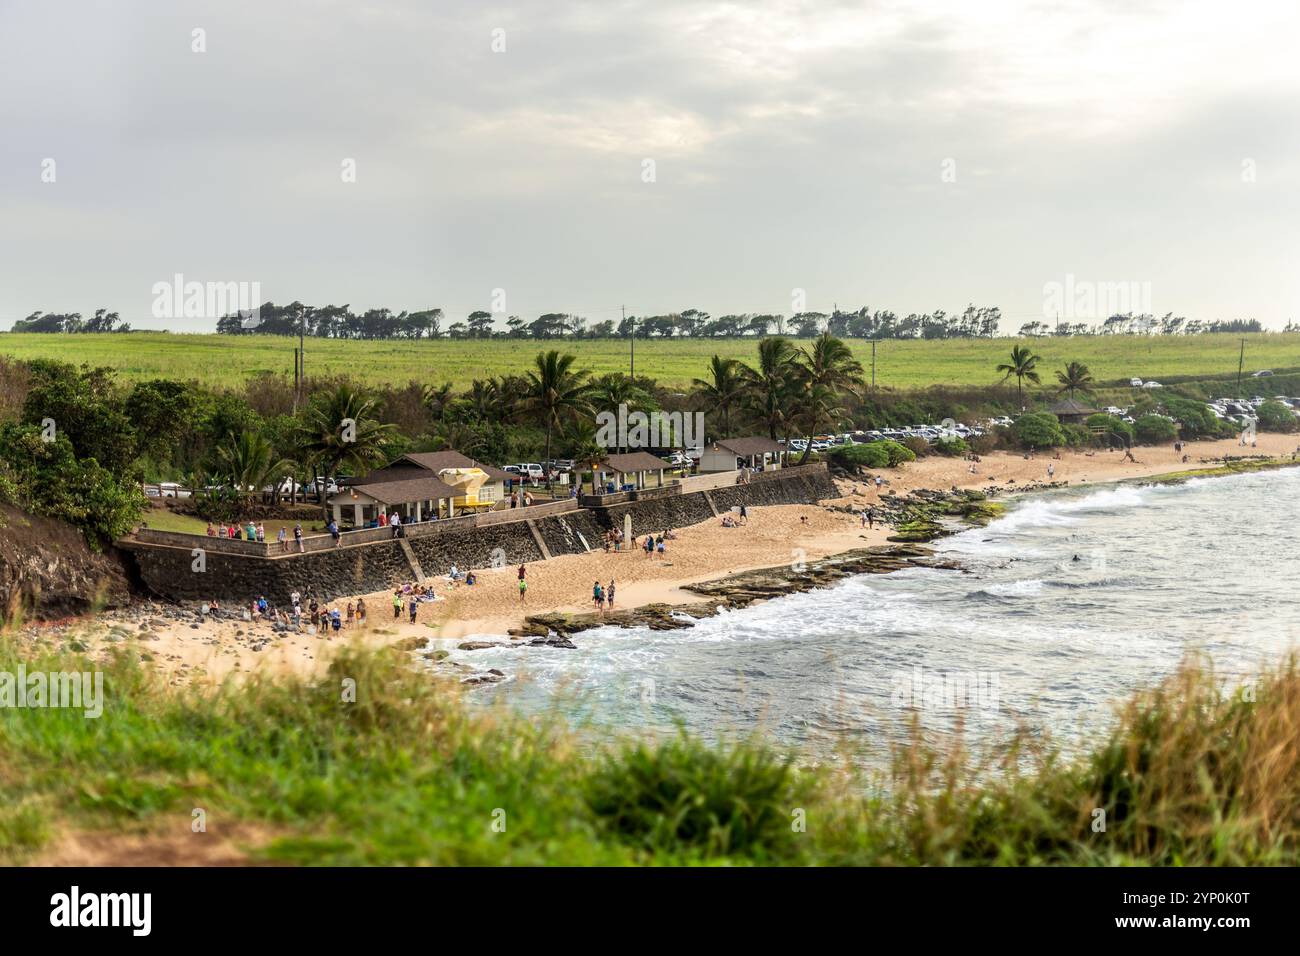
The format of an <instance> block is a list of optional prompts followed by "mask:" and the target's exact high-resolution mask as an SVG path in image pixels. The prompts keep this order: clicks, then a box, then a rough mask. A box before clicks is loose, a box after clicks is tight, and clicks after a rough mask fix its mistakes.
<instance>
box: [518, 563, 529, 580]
mask: <svg viewBox="0 0 1300 956" xmlns="http://www.w3.org/2000/svg"><path fill="white" fill-rule="evenodd" d="M527 574H528V569H527V568H525V567H524V566H523V565H522V564H521V565H519V580H520V581H522V580H523V579H524V577H525V575H527Z"/></svg>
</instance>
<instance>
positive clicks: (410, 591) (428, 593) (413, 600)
mask: <svg viewBox="0 0 1300 956" xmlns="http://www.w3.org/2000/svg"><path fill="white" fill-rule="evenodd" d="M437 599H438V596H437V595H436V594H435V593H434V590H433V585H431V584H425V585H419V584H404V585H402V586H401V587H400V588H393V620H394V621H397V620H400V619H401V617H402V609H403V608H405V609H406V612H407V614H408V616H409V618H410V622H411V623H412V624H414V623H415V622H416V620H417V619H418V617H419V614H420V605H421V604H423V603H427V602H431V601H436V600H437Z"/></svg>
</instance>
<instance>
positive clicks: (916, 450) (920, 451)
mask: <svg viewBox="0 0 1300 956" xmlns="http://www.w3.org/2000/svg"><path fill="white" fill-rule="evenodd" d="M903 446H904V447H905V448H906V449H907V450H908V451H910V452H911V453H912V457H913V458H924V457H925V456H926V455H928V454H930V451H931V448H930V443H929V442H928V441H926V440H925V439H924V438H918V437H917V436H915V435H909V436H907V437H906V438H904V439H903Z"/></svg>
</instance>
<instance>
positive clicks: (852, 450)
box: [831, 441, 889, 468]
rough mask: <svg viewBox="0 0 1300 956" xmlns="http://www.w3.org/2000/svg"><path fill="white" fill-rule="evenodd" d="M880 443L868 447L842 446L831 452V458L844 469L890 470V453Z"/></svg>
mask: <svg viewBox="0 0 1300 956" xmlns="http://www.w3.org/2000/svg"><path fill="white" fill-rule="evenodd" d="M881 445H882V443H881V442H878V441H873V442H870V443H869V444H866V445H841V446H840V447H839V448H834V449H832V450H831V458H832V459H833V460H834V461H836V462H838V463H839V464H841V465H843V466H844V467H846V468H848V467H854V466H857V465H861V466H862V467H863V468H888V467H889V452H888V451H886V450H885V449H884V448H883V447H881Z"/></svg>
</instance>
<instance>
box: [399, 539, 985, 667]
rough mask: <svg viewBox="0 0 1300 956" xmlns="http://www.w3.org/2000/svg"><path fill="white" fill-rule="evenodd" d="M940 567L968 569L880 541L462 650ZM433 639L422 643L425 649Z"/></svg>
mask: <svg viewBox="0 0 1300 956" xmlns="http://www.w3.org/2000/svg"><path fill="white" fill-rule="evenodd" d="M918 567H919V568H939V569H943V570H952V571H963V570H964V569H963V568H962V567H961V565H959V564H957V563H955V562H952V561H947V560H943V559H940V558H937V557H935V556H934V552H933V550H932V549H930V548H927V547H924V546H922V545H919V544H891V545H878V546H875V547H870V548H859V549H857V550H854V551H848V552H845V553H843V554H837V555H833V556H831V557H828V558H823V559H821V560H817V561H809V562H807V563H806V564H802V563H792V564H789V565H780V566H777V567H772V568H759V569H757V570H753V571H741V572H737V573H736V574H729V575H726V576H725V577H721V578H717V579H715V580H712V581H703V582H700V583H698V584H690V585H685V586H684V587H683V590H686V591H690V592H692V593H693V594H699V595H701V596H702V597H705V598H707V599H708V600H705V601H692V602H689V603H682V604H647V605H644V606H642V607H636V608H628V609H626V610H617V611H611V612H609V613H608V614H596V613H594V612H591V613H584V614H560V613H554V612H549V613H544V614H531V615H529V616H528V617H527V618H525V619H524V624H523V626H521V627H517V628H511V630H510V631H509V634H510V638H511V639H510V640H508V641H491V640H487V641H462V642H461V643H460V644H458V645H457V650H462V651H477V650H484V649H486V648H492V647H556V648H564V649H574V648H576V647H577V645H576V644H574V643H573V641H572V640H571V638H572V636H573V635H574V634H580V633H582V632H583V631H588V630H591V629H592V628H597V627H645V628H649V629H650V630H654V631H675V630H681V629H684V628H688V627H692V626H694V624H695V622H696V621H698V620H700V619H702V618H707V617H713V616H714V615H716V614H719V613H721V612H722V611H731V610H737V609H739V608H745V607H749V606H750V605H751V604H754V603H756V602H759V601H767V600H770V599H772V598H776V597H781V596H782V595H786V594H797V593H800V592H803V591H811V590H814V589H816V588H825V587H830V586H831V585H833V584H835V583H836V582H838V581H841V580H843V579H845V578H848V577H852V576H854V575H858V574H889V573H891V572H893V571H898V570H901V569H903V568H918ZM427 644H428V642H427V641H422V642H420V643H419V647H418V648H415V647H413V648H410V649H412V650H417V649H420V650H422V649H423V648H424V647H426V646H427ZM422 656H423V657H424V658H425V659H426V660H428V661H431V662H433V663H435V664H443V665H446V666H461V667H463V666H464V665H457V664H456V663H455V662H452V661H449V660H448V659H447V657H448V652H447V651H432V652H426V653H424V654H423V655H422ZM505 678H506V675H505V674H504V673H503V672H501V671H499V670H496V669H493V670H489V671H483V672H475V673H473V674H471V675H470V676H469V677H466V678H463V679H462V681H461V683H464V684H488V683H496V682H498V681H501V680H504V679H505Z"/></svg>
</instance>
